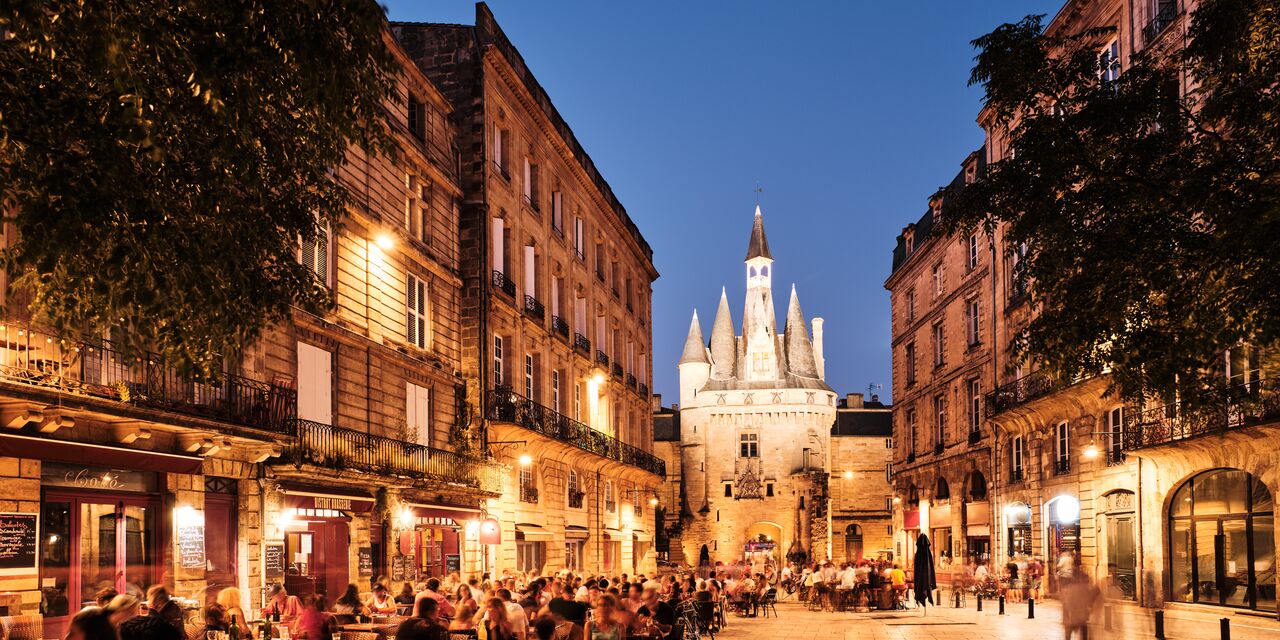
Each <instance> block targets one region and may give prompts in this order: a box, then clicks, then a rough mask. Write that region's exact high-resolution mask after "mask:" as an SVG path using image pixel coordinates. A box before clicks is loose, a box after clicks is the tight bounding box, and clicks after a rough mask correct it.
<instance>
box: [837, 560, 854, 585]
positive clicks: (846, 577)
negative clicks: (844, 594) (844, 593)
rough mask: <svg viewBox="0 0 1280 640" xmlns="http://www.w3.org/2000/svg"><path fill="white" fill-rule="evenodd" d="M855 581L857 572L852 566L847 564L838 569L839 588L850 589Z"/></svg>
mask: <svg viewBox="0 0 1280 640" xmlns="http://www.w3.org/2000/svg"><path fill="white" fill-rule="evenodd" d="M857 583H858V574H857V573H856V572H855V571H854V570H853V567H851V566H849V565H848V564H846V565H844V568H843V569H841V570H840V588H841V589H852V588H853V586H854V585H855V584H857Z"/></svg>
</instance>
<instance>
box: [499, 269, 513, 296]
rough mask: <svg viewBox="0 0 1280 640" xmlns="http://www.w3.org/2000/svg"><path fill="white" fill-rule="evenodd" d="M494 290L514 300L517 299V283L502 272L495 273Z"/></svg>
mask: <svg viewBox="0 0 1280 640" xmlns="http://www.w3.org/2000/svg"><path fill="white" fill-rule="evenodd" d="M493 288H494V289H497V290H498V291H501V292H503V293H505V294H507V297H509V298H511V299H512V300H514V299H515V297H516V283H514V282H512V281H511V279H510V278H508V277H507V274H505V273H503V272H501V271H494V272H493Z"/></svg>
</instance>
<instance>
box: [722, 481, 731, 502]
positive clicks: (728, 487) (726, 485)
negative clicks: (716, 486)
mask: <svg viewBox="0 0 1280 640" xmlns="http://www.w3.org/2000/svg"><path fill="white" fill-rule="evenodd" d="M724 497H726V498H732V497H733V483H732V482H726V483H724Z"/></svg>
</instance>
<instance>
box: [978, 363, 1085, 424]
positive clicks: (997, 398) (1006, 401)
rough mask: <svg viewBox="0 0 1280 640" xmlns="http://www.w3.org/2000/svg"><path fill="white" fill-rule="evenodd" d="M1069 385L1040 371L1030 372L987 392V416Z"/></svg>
mask: <svg viewBox="0 0 1280 640" xmlns="http://www.w3.org/2000/svg"><path fill="white" fill-rule="evenodd" d="M1067 386H1068V385H1065V384H1063V383H1062V382H1061V381H1060V380H1058V379H1057V378H1052V377H1050V376H1049V375H1047V374H1045V373H1042V372H1040V371H1036V372H1033V373H1029V374H1027V375H1025V376H1022V377H1021V378H1018V379H1017V380H1014V381H1013V382H1010V383H1008V384H1002V385H1000V386H999V387H996V390H995V391H992V392H991V393H988V394H987V398H986V401H987V402H986V405H987V417H988V418H990V417H992V416H994V415H997V414H999V413H1002V412H1004V411H1008V410H1009V409H1013V408H1014V407H1018V406H1021V405H1024V404H1026V403H1028V402H1031V401H1032V400H1035V399H1036V398H1041V397H1044V396H1047V395H1049V394H1050V393H1053V392H1055V391H1058V390H1059V389H1064V388H1066V387H1067Z"/></svg>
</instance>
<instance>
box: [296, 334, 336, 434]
mask: <svg viewBox="0 0 1280 640" xmlns="http://www.w3.org/2000/svg"><path fill="white" fill-rule="evenodd" d="M298 417H299V418H301V419H303V420H310V421H312V422H319V423H321V424H333V354H331V353H329V352H328V351H325V350H324V349H321V348H320V347H314V346H311V345H309V344H306V343H305V342H299V343H298Z"/></svg>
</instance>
